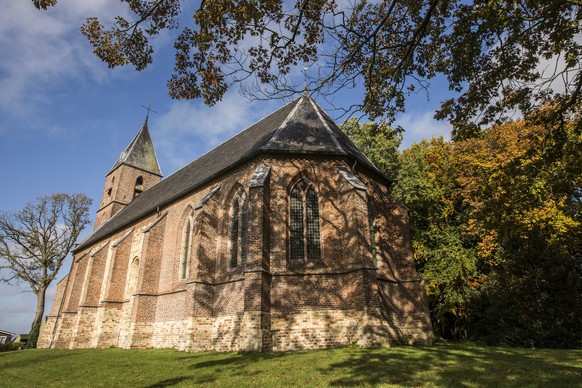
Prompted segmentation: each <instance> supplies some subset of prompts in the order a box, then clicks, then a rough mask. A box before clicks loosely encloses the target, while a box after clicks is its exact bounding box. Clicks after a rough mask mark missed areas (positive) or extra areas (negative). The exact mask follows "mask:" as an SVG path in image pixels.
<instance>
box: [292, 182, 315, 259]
mask: <svg viewBox="0 0 582 388" xmlns="http://www.w3.org/2000/svg"><path fill="white" fill-rule="evenodd" d="M310 192H311V193H313V194H315V201H316V202H315V205H316V206H315V207H313V202H309V195H310ZM294 193H299V194H300V199H301V203H300V210H301V230H300V232H299V234H300V235H301V236H299V238H300V240H299V241H298V243H299V244H296V243H295V242H294V241H297V240H294V239H296V238H297V237H294V229H296V228H295V227H294V225H293V224H294V222H293V218H294V217H293V212H294V209H295V210H297V205H294V198H293V196H294ZM320 198H321V195H320V193H319V190H318V189H317V187H316V186H315V184H313V182H312V181H311V180H309V179H307V178H306V177H305V176H304V175H303V174H300V175H299V176H298V177H297V178H296V180H295V181H294V182H293V184H292V185H291V187H290V189H289V191H288V195H287V199H288V211H287V214H288V217H287V225H288V230H289V233H288V239H287V240H288V243H287V257H288V259H289V263H290V264H296V263H322V261H323V260H322V258H323V249H322V243H321V214H320V211H319V209H320V208H321V203H320V202H321V201H320ZM296 199H297V198H295V200H296ZM311 199H313V197H312V198H311ZM310 209H311V212H310ZM313 210H315V213H316V217H313V216H312V219H311V222H310V213H311V214H312V213H313ZM313 218H315V221H316V222H315V224H314V223H313ZM314 226H315V228H314ZM310 229H311V230H310ZM313 238H314V239H315V241H312V239H313ZM295 246H301V248H300V253H297V252H296V251H297V248H295ZM313 253H316V254H315V255H314V254H313Z"/></svg>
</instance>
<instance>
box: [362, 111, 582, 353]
mask: <svg viewBox="0 0 582 388" xmlns="http://www.w3.org/2000/svg"><path fill="white" fill-rule="evenodd" d="M555 108H556V107H555V106H548V108H546V109H542V110H539V111H536V112H534V114H533V115H531V116H530V118H528V119H527V120H518V121H515V122H508V123H505V124H502V125H495V126H493V127H491V128H488V129H486V130H483V131H481V132H480V133H479V135H478V136H469V137H468V138H467V139H465V140H463V141H452V142H447V141H444V140H443V139H442V138H439V139H435V138H432V139H430V140H423V141H422V142H420V143H415V144H413V145H411V146H410V148H408V149H405V150H403V151H402V153H401V154H400V155H399V162H398V163H397V164H396V165H397V166H398V167H399V170H398V174H397V177H396V182H395V184H394V186H393V190H392V194H393V195H394V196H395V197H397V198H398V199H400V200H401V201H402V202H404V203H405V204H406V205H407V206H408V208H409V209H410V222H411V224H412V232H413V236H412V237H413V247H414V250H415V253H414V254H415V260H416V262H417V267H418V270H419V273H420V274H421V276H422V277H423V278H424V281H425V285H426V290H427V295H428V298H429V305H430V309H431V314H432V319H433V325H434V329H435V332H436V333H437V334H438V335H440V336H443V337H445V338H449V339H464V338H467V337H469V338H474V339H484V340H486V341H487V342H489V343H495V344H509V345H519V346H545V347H566V346H572V347H575V346H582V342H581V338H582V334H580V333H582V332H581V331H580V330H579V327H581V326H582V308H581V305H582V298H581V297H580V295H582V288H581V284H582V126H581V125H580V120H577V119H575V117H574V119H573V120H571V121H568V122H565V123H559V122H556V121H555V116H554V114H553V112H554V111H555ZM362 127H364V126H362ZM352 136H353V135H352ZM378 152H379V151H378V150H377V151H376V153H378Z"/></svg>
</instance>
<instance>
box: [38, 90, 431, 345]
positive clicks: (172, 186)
mask: <svg viewBox="0 0 582 388" xmlns="http://www.w3.org/2000/svg"><path fill="white" fill-rule="evenodd" d="M390 184H391V182H390V181H389V180H388V178H387V177H386V176H384V175H383V174H382V173H381V172H380V171H379V170H378V169H377V168H376V167H375V166H374V164H373V163H372V162H370V160H368V158H367V157H366V156H365V155H364V154H363V153H362V152H361V151H360V150H359V149H358V148H357V147H356V146H355V145H354V143H352V142H351V140H350V139H349V138H348V137H347V136H346V135H345V134H344V133H343V132H342V131H341V130H340V129H339V128H338V126H337V125H336V124H335V123H334V122H333V120H332V119H330V117H329V116H328V115H327V114H326V113H325V112H324V111H323V110H322V109H321V107H320V106H319V105H318V104H317V103H316V102H315V101H314V100H313V99H312V98H311V97H310V96H308V95H303V96H301V97H299V98H297V99H296V100H294V101H292V102H290V103H288V104H287V105H285V106H283V107H281V108H280V109H278V110H276V111H275V112H273V113H271V114H270V115H268V116H267V117H265V118H263V119H262V120H260V121H259V122H257V123H255V124H253V125H251V126H250V127H248V128H247V129H245V130H243V131H242V132H240V133H238V134H237V135H235V136H234V137H232V138H231V139H229V140H227V141H226V142H224V143H222V144H221V145H219V146H218V147H216V148H214V149H213V150H211V151H209V152H208V153H206V154H204V155H203V156H201V157H199V158H198V159H196V160H194V161H193V162H191V163H190V164H188V165H187V166H185V167H183V168H182V169H180V170H178V171H177V172H176V173H174V174H172V175H170V176H169V177H167V178H165V179H162V173H161V170H160V167H159V164H158V160H157V156H156V153H155V150H154V145H153V143H152V140H151V137H150V134H149V129H148V120H147V117H146V120H145V122H144V124H143V125H142V127H141V128H140V130H139V132H138V133H137V135H136V136H135V138H134V139H133V140H132V141H131V143H130V144H129V145H128V147H127V148H126V149H125V150H124V151H123V152H122V153H121V156H120V157H119V159H118V160H117V162H116V163H115V164H114V165H113V167H112V168H111V170H110V171H109V173H107V175H106V177H105V187H104V190H103V196H102V198H101V202H100V206H99V210H98V211H97V214H96V219H95V224H94V230H93V232H92V233H91V234H90V235H89V236H88V237H87V238H86V239H85V240H83V241H81V242H80V243H79V244H78V245H77V246H76V247H75V248H74V250H73V262H72V265H71V269H70V272H69V274H68V275H67V276H65V277H64V278H63V279H62V280H61V281H60V282H59V283H58V286H57V292H56V296H55V299H54V302H53V305H52V309H51V311H50V313H49V315H48V317H47V319H46V322H45V325H44V328H43V331H42V334H41V339H40V341H39V347H45V348H109V347H119V348H174V349H179V350H186V351H286V350H294V349H314V348H330V347H338V346H347V345H351V344H357V345H360V346H364V347H371V346H390V345H391V344H402V343H429V342H430V341H431V339H432V328H431V322H430V316H429V311H428V305H427V301H426V295H425V291H424V284H423V282H422V279H421V278H420V277H419V275H418V273H417V272H416V269H415V266H414V260H413V253H412V246H411V240H410V230H409V223H408V214H407V209H406V207H404V206H403V205H402V204H401V203H399V202H398V201H396V200H395V199H393V198H392V197H391V196H390Z"/></svg>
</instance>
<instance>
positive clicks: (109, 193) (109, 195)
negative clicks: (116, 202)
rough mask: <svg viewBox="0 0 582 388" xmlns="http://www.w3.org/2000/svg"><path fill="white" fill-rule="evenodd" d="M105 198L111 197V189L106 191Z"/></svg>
mask: <svg viewBox="0 0 582 388" xmlns="http://www.w3.org/2000/svg"><path fill="white" fill-rule="evenodd" d="M107 196H108V197H111V189H109V190H107Z"/></svg>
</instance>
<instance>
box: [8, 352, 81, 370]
mask: <svg viewBox="0 0 582 388" xmlns="http://www.w3.org/2000/svg"><path fill="white" fill-rule="evenodd" d="M2 354H3V355H4V356H16V357H13V358H12V360H11V361H8V362H2V368H3V369H5V370H8V369H10V368H13V367H16V368H26V367H38V366H39V365H40V364H42V363H46V362H52V361H54V360H58V359H61V358H68V357H71V356H72V355H73V354H67V353H62V352H58V353H57V352H54V353H52V354H51V353H46V352H43V353H39V352H37V351H36V350H18V351H16V352H15V353H12V352H6V353H0V355H2ZM19 356H26V357H19ZM0 357H1V356H0ZM1 361H3V360H1Z"/></svg>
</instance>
